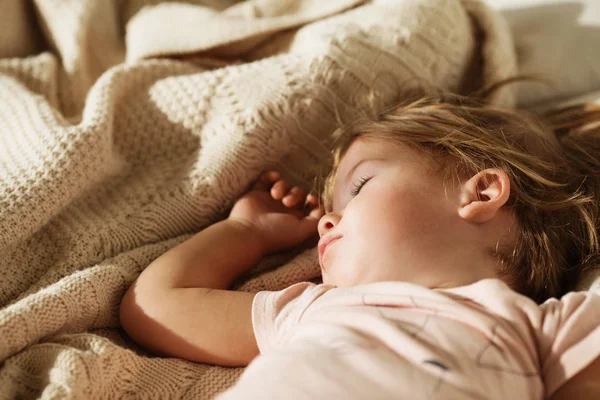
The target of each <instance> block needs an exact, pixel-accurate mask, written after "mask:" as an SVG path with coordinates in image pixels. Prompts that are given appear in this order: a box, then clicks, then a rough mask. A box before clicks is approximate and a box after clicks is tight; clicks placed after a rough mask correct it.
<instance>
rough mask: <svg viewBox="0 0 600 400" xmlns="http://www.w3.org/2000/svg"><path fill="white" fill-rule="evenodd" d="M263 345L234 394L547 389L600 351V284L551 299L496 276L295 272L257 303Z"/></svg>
mask: <svg viewBox="0 0 600 400" xmlns="http://www.w3.org/2000/svg"><path fill="white" fill-rule="evenodd" d="M252 324H253V328H254V332H255V335H256V340H257V343H258V346H259V350H260V353H261V354H260V356H258V357H257V358H255V359H254V360H253V361H252V362H251V363H250V365H249V366H248V367H247V369H246V371H245V372H244V374H243V375H242V376H241V377H240V379H239V381H238V382H237V383H236V385H235V386H234V387H233V388H231V389H230V390H229V391H228V392H226V393H225V394H223V396H220V397H219V400H226V399H240V398H244V399H282V398H285V399H298V400H300V399H323V400H329V399H340V400H341V399H344V400H351V399H356V400H360V399H373V400H376V399H381V400H385V399H431V398H436V399H437V398H439V399H489V400H493V399H498V400H504V399H531V400H533V399H543V398H549V397H550V396H552V394H553V393H554V392H555V391H556V390H557V389H558V388H559V387H560V386H561V385H563V384H564V383H565V382H566V381H567V380H568V379H570V378H572V377H573V376H574V375H576V374H577V373H578V372H580V371H581V370H582V369H583V368H585V367H586V366H587V365H589V364H591V363H592V362H593V361H594V359H596V358H597V357H599V356H600V346H598V344H599V343H600V293H594V292H589V291H588V292H572V293H569V294H567V295H566V296H564V297H563V298H562V299H560V300H557V299H550V300H548V301H546V302H545V303H544V304H542V305H538V304H536V303H535V302H534V301H532V300H530V299H529V298H527V297H525V296H522V295H520V294H518V293H516V292H514V291H513V290H511V289H510V288H509V287H508V286H507V285H506V284H504V283H503V282H502V281H500V280H498V279H485V280H482V281H479V282H476V283H474V284H471V285H468V286H463V287H458V288H452V289H435V290H430V289H427V288H425V287H422V286H418V285H414V284H411V283H405V282H378V283H372V284H365V285H358V286H355V287H350V288H337V287H335V286H332V285H323V284H320V285H316V284H314V283H310V282H305V283H298V284H295V285H293V286H290V287H289V288H286V289H284V290H281V291H261V292H258V293H257V294H256V296H255V297H254V301H253V304H252Z"/></svg>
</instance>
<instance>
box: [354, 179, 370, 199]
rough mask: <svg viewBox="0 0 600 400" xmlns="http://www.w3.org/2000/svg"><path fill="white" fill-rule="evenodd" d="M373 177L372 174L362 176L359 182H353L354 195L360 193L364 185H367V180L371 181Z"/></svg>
mask: <svg viewBox="0 0 600 400" xmlns="http://www.w3.org/2000/svg"><path fill="white" fill-rule="evenodd" d="M371 178H372V176H365V177H362V178H360V180H359V181H358V183H353V185H354V189H352V190H351V191H350V194H351V195H352V196H356V195H357V194H359V193H360V190H361V189H362V187H363V186H365V184H366V183H367V182H369V181H370V180H371Z"/></svg>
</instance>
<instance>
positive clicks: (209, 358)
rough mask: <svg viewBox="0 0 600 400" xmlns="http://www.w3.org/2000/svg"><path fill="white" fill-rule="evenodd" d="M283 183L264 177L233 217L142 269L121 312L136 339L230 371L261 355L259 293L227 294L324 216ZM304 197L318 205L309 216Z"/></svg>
mask: <svg viewBox="0 0 600 400" xmlns="http://www.w3.org/2000/svg"><path fill="white" fill-rule="evenodd" d="M278 179H279V175H278V174H277V173H276V172H269V173H265V174H263V176H262V177H261V180H260V181H259V182H257V184H255V185H254V188H253V190H252V191H250V192H249V193H247V194H246V195H244V196H243V197H242V198H240V199H239V200H238V201H237V202H236V204H235V205H234V207H233V209H232V211H231V214H230V216H229V218H228V219H226V220H224V221H221V222H219V223H216V224H214V225H212V226H210V227H208V228H206V229H204V230H203V231H201V232H200V233H198V234H196V235H195V236H193V237H192V238H190V239H188V240H187V241H185V242H183V243H181V244H180V245H178V246H176V247H174V248H173V249H171V250H169V251H168V252H166V253H165V254H163V255H162V256H160V257H159V258H157V259H156V260H155V261H154V262H152V263H151V264H150V265H149V266H148V267H147V268H146V269H145V270H144V271H143V272H142V274H141V275H140V276H139V277H138V279H137V280H136V282H135V283H134V284H133V285H132V286H131V287H130V288H129V290H128V291H127V293H126V294H125V296H124V298H123V301H122V302H121V308H120V320H121V325H122V326H123V328H124V329H125V331H126V332H127V333H128V334H129V335H130V336H131V337H132V338H133V339H134V340H135V341H136V342H138V343H139V344H141V345H142V346H144V347H146V348H147V349H149V350H150V351H152V352H154V353H157V354H160V355H165V356H172V357H180V358H185V359H188V360H192V361H196V362H204V363H210V364H218V365H222V366H231V367H233V366H245V365H247V364H248V363H249V362H250V361H251V360H252V359H253V358H254V357H255V356H256V355H258V347H257V344H256V338H255V336H254V330H253V326H252V301H253V299H254V294H250V293H244V292H237V291H228V290H226V289H227V288H229V287H230V286H231V284H232V283H233V282H234V281H235V280H236V279H237V278H239V277H240V276H241V275H242V274H243V273H244V272H245V271H247V270H248V269H249V268H250V267H251V266H253V265H254V264H256V262H258V261H259V260H260V258H261V257H262V256H263V255H265V254H268V253H271V252H274V251H278V250H281V249H285V248H289V247H292V246H294V245H296V244H299V243H301V242H302V241H303V240H305V239H307V238H308V237H310V236H312V235H314V234H315V233H316V224H317V222H318V218H319V217H320V215H321V209H320V208H319V207H318V201H316V204H315V200H316V198H313V199H307V198H306V193H305V192H303V191H301V190H298V189H296V190H295V188H292V189H291V190H290V189H289V185H287V184H286V183H285V181H282V180H278ZM273 182H275V183H273ZM309 197H310V196H309ZM304 199H306V201H307V204H309V203H312V206H313V210H311V211H310V213H309V215H305V214H304V212H303V211H301V210H300V207H302V206H303V205H304V204H303V202H302V201H301V200H304ZM301 203H302V204H301Z"/></svg>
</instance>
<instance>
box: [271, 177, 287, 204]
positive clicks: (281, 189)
mask: <svg viewBox="0 0 600 400" xmlns="http://www.w3.org/2000/svg"><path fill="white" fill-rule="evenodd" d="M289 190H290V184H289V183H287V182H286V181H285V180H283V179H280V180H278V181H277V182H275V184H274V185H273V187H272V188H271V196H272V197H273V198H274V199H275V200H281V199H283V197H284V196H285V195H286V194H287V192H288V191H289Z"/></svg>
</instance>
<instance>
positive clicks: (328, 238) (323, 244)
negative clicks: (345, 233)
mask: <svg viewBox="0 0 600 400" xmlns="http://www.w3.org/2000/svg"><path fill="white" fill-rule="evenodd" d="M341 237H342V236H341V235H325V236H323V237H322V238H321V239H320V240H319V261H320V262H321V266H323V261H322V260H323V254H325V250H327V247H328V246H329V245H330V244H331V243H333V242H334V241H336V240H338V239H339V238H341Z"/></svg>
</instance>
